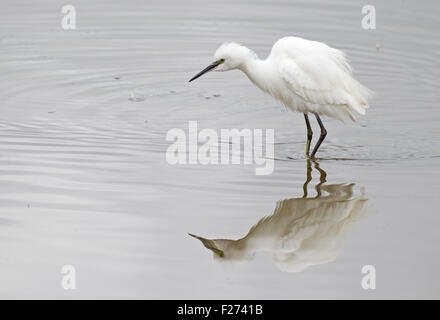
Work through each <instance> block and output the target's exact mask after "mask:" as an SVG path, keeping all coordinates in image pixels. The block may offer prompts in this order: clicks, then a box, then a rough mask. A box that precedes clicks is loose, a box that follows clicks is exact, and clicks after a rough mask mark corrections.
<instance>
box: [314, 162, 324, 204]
mask: <svg viewBox="0 0 440 320" xmlns="http://www.w3.org/2000/svg"><path fill="white" fill-rule="evenodd" d="M313 164H314V165H315V169H316V170H318V171H319V183H318V184H317V185H316V187H315V189H316V193H317V195H316V197H317V198H319V197H320V196H321V186H322V185H323V184H324V183H325V182H326V181H327V172H325V171H324V170H323V169H321V168H320V167H319V164H318V162H316V161H313Z"/></svg>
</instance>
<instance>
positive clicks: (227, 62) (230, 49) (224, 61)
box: [189, 42, 256, 82]
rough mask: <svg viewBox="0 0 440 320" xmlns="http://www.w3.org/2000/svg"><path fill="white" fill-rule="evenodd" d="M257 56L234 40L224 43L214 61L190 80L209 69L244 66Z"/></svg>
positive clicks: (221, 69)
mask: <svg viewBox="0 0 440 320" xmlns="http://www.w3.org/2000/svg"><path fill="white" fill-rule="evenodd" d="M253 58H256V54H255V53H254V52H253V51H252V50H250V49H248V48H246V47H245V46H242V45H239V44H237V43H234V42H230V43H224V44H222V45H221V46H220V47H219V48H218V49H217V50H216V51H215V53H214V62H213V63H211V64H210V65H209V66H207V67H206V68H205V69H203V70H202V71H200V72H199V73H198V74H196V75H195V76H194V77H192V78H191V80H189V82H191V81H193V80H195V79H197V78H199V77H201V76H202V75H204V74H205V73H207V72H209V71H228V70H233V69H240V68H242V67H243V66H244V65H245V63H246V61H248V60H249V59H253Z"/></svg>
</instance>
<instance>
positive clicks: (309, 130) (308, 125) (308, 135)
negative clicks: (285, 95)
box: [304, 113, 313, 157]
mask: <svg viewBox="0 0 440 320" xmlns="http://www.w3.org/2000/svg"><path fill="white" fill-rule="evenodd" d="M304 119H305V120H306V126H307V144H306V156H307V157H308V156H309V151H310V143H311V142H312V137H313V131H312V127H311V126H310V121H309V116H308V115H307V113H304Z"/></svg>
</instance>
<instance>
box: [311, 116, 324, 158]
mask: <svg viewBox="0 0 440 320" xmlns="http://www.w3.org/2000/svg"><path fill="white" fill-rule="evenodd" d="M315 117H316V120H317V121H318V124H319V127H320V128H321V135H320V136H319V139H318V142H317V143H316V146H315V148H314V149H313V151H312V158H314V157H315V154H316V151H318V149H319V146H320V145H321V143H322V141H324V139H325V136H326V135H327V130H325V128H324V125H323V124H322V121H321V118H320V117H319V116H318V114H317V113H315Z"/></svg>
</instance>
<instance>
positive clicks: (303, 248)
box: [189, 163, 367, 272]
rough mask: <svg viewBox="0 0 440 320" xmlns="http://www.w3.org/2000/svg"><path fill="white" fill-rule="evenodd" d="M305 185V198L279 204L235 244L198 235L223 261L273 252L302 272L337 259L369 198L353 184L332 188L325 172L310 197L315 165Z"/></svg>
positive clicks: (280, 262)
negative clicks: (357, 194) (346, 237)
mask: <svg viewBox="0 0 440 320" xmlns="http://www.w3.org/2000/svg"><path fill="white" fill-rule="evenodd" d="M308 165H309V168H308V169H309V170H308V173H307V181H306V183H305V184H304V187H303V189H304V196H303V197H300V198H291V199H285V200H282V201H279V202H278V203H277V205H276V207H275V210H274V212H273V214H272V215H270V216H266V217H264V218H262V219H260V220H259V221H258V222H257V223H256V224H255V225H254V226H253V227H251V228H250V230H249V231H248V233H247V234H246V235H245V236H244V237H242V238H239V239H237V240H233V239H207V238H203V237H200V236H196V235H194V234H189V235H190V236H192V237H194V238H196V239H199V240H200V241H201V242H202V243H203V245H204V246H205V247H206V248H208V249H209V250H211V251H212V252H213V253H214V259H215V260H217V261H219V262H225V263H226V262H242V261H248V260H251V259H252V258H253V257H254V256H255V254H256V253H257V252H261V251H263V252H269V253H270V254H271V255H272V259H273V261H274V262H275V264H276V265H277V266H278V268H280V269H281V270H283V271H286V272H299V271H302V270H304V269H306V268H308V267H309V266H312V265H317V264H323V263H327V262H330V261H333V260H335V259H336V257H337V255H338V253H339V250H340V247H341V244H342V239H343V237H344V235H345V234H346V231H347V230H348V229H349V228H350V226H351V225H352V224H353V223H354V222H355V221H357V220H358V219H359V218H360V217H361V216H362V213H363V208H364V204H365V203H366V201H367V198H366V197H365V196H364V194H363V193H362V194H361V195H359V196H357V197H354V196H353V195H354V192H353V187H354V184H328V185H323V183H324V182H325V176H326V173H325V171H324V170H322V169H321V168H319V167H318V166H317V164H316V163H315V166H316V168H317V169H318V170H319V171H320V173H321V179H320V183H318V184H317V185H316V187H315V188H316V191H317V193H318V195H317V196H316V197H307V184H308V183H309V181H310V180H311V167H310V164H308Z"/></svg>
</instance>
